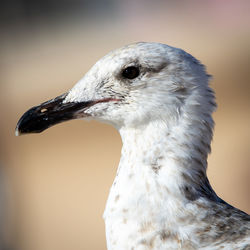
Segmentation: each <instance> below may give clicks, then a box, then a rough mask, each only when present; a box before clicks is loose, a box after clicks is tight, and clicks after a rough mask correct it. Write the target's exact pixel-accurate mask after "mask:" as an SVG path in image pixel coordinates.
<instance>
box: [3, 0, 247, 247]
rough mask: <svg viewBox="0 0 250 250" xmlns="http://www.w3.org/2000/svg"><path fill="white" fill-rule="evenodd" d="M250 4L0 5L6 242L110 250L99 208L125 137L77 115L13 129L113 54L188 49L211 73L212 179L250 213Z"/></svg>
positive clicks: (225, 0) (75, 0)
mask: <svg viewBox="0 0 250 250" xmlns="http://www.w3.org/2000/svg"><path fill="white" fill-rule="evenodd" d="M249 11H250V1H248V0H245V1H244V0H235V1H233V0H210V1H199V0H192V1H191V0H186V1H173V0H172V1H170V0H165V1H163V0H161V1H160V0H155V1H149V0H126V1H121V0H120V1H119V0H116V1H115V0H95V1H91V0H71V1H69V0H60V1H59V0H43V1H42V0H38V1H32V0H2V1H1V3H0V14H1V15H0V43H1V44H0V111H1V124H0V126H1V129H0V137H1V140H0V146H1V148H0V249H1V250H34V249H35V250H69V249H74V250H84V249H106V245H105V232H104V222H103V219H102V213H103V211H104V207H105V202H106V199H107V196H108V193H109V188H110V186H111V184H112V181H113V179H114V176H115V173H116V167H117V165H118V162H119V158H120V150H121V140H120V137H119V134H118V132H117V131H116V130H115V129H114V128H112V127H110V126H108V125H105V124H100V123H96V122H93V121H91V122H84V121H71V122H67V123H63V124H60V125H57V126H55V127H53V128H51V129H49V130H47V131H45V132H44V133H42V134H37V135H29V136H22V137H15V136H14V129H15V126H16V123H17V121H18V119H19V118H20V116H21V115H22V114H23V113H24V111H26V110H27V109H28V108H30V107H31V106H34V105H37V104H39V103H41V102H43V101H45V100H48V99H50V98H53V97H55V96H57V95H59V94H62V93H64V92H65V91H67V90H68V89H70V88H71V87H72V86H73V85H74V84H75V83H76V82H77V81H78V80H79V79H80V78H81V77H82V76H83V75H84V73H85V72H86V71H87V70H88V69H89V68H90V67H91V66H92V65H93V64H94V63H95V62H96V61H97V60H98V59H99V58H101V57H102V56H103V55H105V54H106V53H107V52H109V51H110V50H112V49H115V48H118V47H121V46H123V45H125V44H128V43H132V42H137V41H154V42H161V43H166V44H169V45H172V46H175V47H181V48H183V49H184V50H186V51H187V52H189V53H191V54H192V55H194V56H195V57H197V58H198V59H199V60H201V61H202V63H203V64H205V65H206V66H207V70H208V72H209V74H212V75H213V81H212V83H211V84H212V87H213V88H214V89H215V91H216V96H217V103H218V109H217V111H216V113H215V114H214V118H215V122H216V127H215V134H214V141H213V144H212V155H211V156H210V157H209V168H208V176H209V178H210V181H211V184H212V186H213V187H214V189H215V190H216V192H217V193H218V195H219V196H220V197H221V198H223V199H224V200H226V201H227V202H229V203H231V204H232V205H234V206H236V207H238V208H240V209H242V210H244V211H245V212H248V213H249V212H250V196H249V177H250V171H249V167H248V166H249V153H250V152H249V142H250V134H249V125H250V116H249V111H250V110H249V107H250V105H249V89H250V87H249V86H250V85H249V83H250V75H249V66H250V60H249V58H250V50H249V44H250V15H249Z"/></svg>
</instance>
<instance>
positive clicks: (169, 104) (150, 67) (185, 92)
mask: <svg viewBox="0 0 250 250" xmlns="http://www.w3.org/2000/svg"><path fill="white" fill-rule="evenodd" d="M209 91H210V90H209V87H208V76H207V74H206V72H205V69H204V67H203V65H201V64H200V63H199V62H198V61H197V60H196V59H195V58H194V57H192V56H191V55H190V54H188V53H186V52H184V51H183V50H181V49H177V48H174V47H170V46H168V45H165V44H160V43H143V42H141V43H135V44H131V45H127V46H125V47H123V48H120V49H117V50H114V51H112V52H110V53H109V54H107V55H106V56H104V57H103V58H101V59H100V60H99V61H98V62H97V63H96V64H95V65H94V66H93V67H92V68H91V69H90V70H89V71H88V72H87V73H86V74H85V76H84V77H83V78H82V79H81V80H80V81H79V82H77V83H76V85H75V86H74V87H73V88H72V89H71V90H70V91H69V92H67V93H65V94H63V95H61V96H58V97H56V98H54V99H52V100H49V101H47V102H44V103H42V104H40V105H38V106H35V107H33V108H31V109H30V110H28V111H27V112H26V113H24V115H23V116H22V117H21V119H20V120H19V122H18V124H17V127H16V134H17V135H19V134H24V133H39V132H42V131H43V130H45V129H47V128H49V127H51V126H53V125H55V124H57V123H60V122H63V121H67V120H70V119H81V118H84V119H89V118H92V119H96V120H101V121H104V122H107V123H110V124H112V125H114V126H115V127H116V128H118V129H119V128H121V127H123V126H131V127H138V126H144V125H145V124H147V123H148V122H149V121H154V120H159V119H161V120H164V121H165V122H166V123H171V122H176V121H177V120H178V117H179V116H180V115H181V114H182V112H183V110H184V109H185V108H187V103H191V104H193V105H196V109H199V112H201V113H202V109H206V110H207V106H209V105H208V103H209V101H213V95H212V94H211V91H210V96H209V97H206V96H208V93H209ZM194 97H195V98H194ZM191 109H192V110H190V112H191V111H192V112H193V111H194V110H193V109H194V107H192V108H191Z"/></svg>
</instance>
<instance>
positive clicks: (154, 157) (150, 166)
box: [118, 118, 216, 200]
mask: <svg viewBox="0 0 250 250" xmlns="http://www.w3.org/2000/svg"><path fill="white" fill-rule="evenodd" d="M212 127H213V121H212V118H211V119H210V120H207V121H200V120H195V119H194V120H192V122H190V120H188V121H187V120H185V118H182V119H180V120H179V121H178V122H177V123H176V124H175V125H174V126H169V125H168V124H167V123H166V122H164V121H153V122H150V123H149V124H147V126H145V127H143V128H122V129H120V134H121V137H122V141H123V148H122V158H121V162H120V166H119V169H118V175H119V171H120V170H121V168H125V169H123V171H132V172H135V173H136V172H137V173H138V174H141V175H144V176H147V178H151V179H152V180H153V181H157V182H158V183H159V184H160V185H163V186H166V188H168V189H169V190H170V191H171V190H172V191H173V192H172V193H173V194H174V195H178V194H180V195H182V196H183V194H184V195H185V197H186V198H187V199H188V200H195V199H197V198H199V197H201V196H209V199H216V198H215V196H216V195H215V193H214V192H213V190H212V188H211V186H210V184H209V182H208V179H207V176H206V168H207V155H208V153H209V152H210V142H211V138H212ZM125 161H126V162H125ZM132 169H134V170H132Z"/></svg>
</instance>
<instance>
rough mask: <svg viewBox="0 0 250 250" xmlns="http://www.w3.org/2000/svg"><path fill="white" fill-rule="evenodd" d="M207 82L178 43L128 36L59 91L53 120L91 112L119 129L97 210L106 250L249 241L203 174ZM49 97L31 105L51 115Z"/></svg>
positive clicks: (210, 99)
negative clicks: (116, 153)
mask: <svg viewBox="0 0 250 250" xmlns="http://www.w3.org/2000/svg"><path fill="white" fill-rule="evenodd" d="M208 80H209V76H208V75H207V74H206V71H205V68H204V66H203V65H201V64H200V63H199V62H198V61H197V60H196V59H195V58H194V57H192V56H191V55H189V54H188V53H186V52H184V51H183V50H181V49H177V48H173V47H170V46H167V45H164V44H158V43H136V44H132V45H128V46H125V47H123V48H121V49H118V50H115V51H113V52H111V53H109V54H108V55H106V56H105V57H103V58H102V59H101V60H99V61H98V62H97V63H96V64H95V65H94V66H93V67H92V68H91V69H90V71H89V72H88V73H87V74H86V75H85V76H84V77H83V78H82V79H81V80H80V81H79V82H78V83H77V84H76V85H75V86H74V87H73V88H72V90H70V91H69V93H67V94H65V95H64V96H62V97H60V98H61V99H62V103H60V105H59V106H60V107H59V108H60V112H62V111H61V107H64V106H67V109H66V111H65V108H63V112H64V113H65V114H66V115H65V117H66V118H65V119H62V120H68V119H71V118H84V117H90V118H93V119H97V120H101V121H104V122H107V123H110V124H112V125H113V126H115V127H116V128H117V129H118V130H119V132H120V134H121V137H122V142H123V148H122V153H121V160H120V164H119V167H118V171H117V176H116V178H115V181H114V183H113V185H112V187H111V190H110V194H109V198H108V201H107V205H106V209H105V213H104V219H105V223H106V236H107V246H108V249H109V250H111V249H112V250H113V249H116V250H117V249H118V250H147V249H153V250H163V249H164V250H165V249H222V248H223V249H250V245H249V244H250V237H249V235H250V222H249V220H250V218H249V216H248V215H247V214H245V213H244V212H241V211H240V210H238V209H236V208H233V207H232V206H230V205H228V204H227V203H226V202H224V201H223V200H221V199H220V198H219V197H218V196H217V195H216V194H215V192H214V191H213V189H212V188H211V186H210V184H209V181H208V179H207V176H206V167H207V155H208V153H209V152H210V143H211V139H212V130H213V119H212V116H211V115H212V112H213V111H214V109H215V106H216V105H215V100H214V94H213V91H212V90H211V89H210V87H209V86H208ZM61 99H60V100H61ZM58 100H59V99H55V100H52V102H51V101H50V102H47V103H45V104H43V105H42V106H38V107H35V108H36V111H35V112H38V111H37V110H39V108H40V107H43V108H44V107H45V108H46V109H48V116H47V118H48V119H47V120H50V119H51V121H52V118H51V116H52V115H53V114H52V113H51V103H54V102H56V104H58ZM83 103H84V104H85V105H84V106H81V105H82V104H83ZM48 104H49V105H50V106H48ZM44 105H45V106H44ZM46 105H47V106H46ZM69 105H71V106H69ZM74 105H77V108H76V109H75V111H74V115H72V116H71V117H70V116H69V113H70V112H72V110H73V109H74V107H75V106H74ZM53 107H54V106H53ZM69 107H70V108H69ZM57 109H58V105H57V106H56V112H57ZM69 109H70V110H69ZM31 111H32V112H34V108H33V109H32V110H31ZM31 111H29V112H31ZM46 111H47V110H46ZM53 112H54V110H53ZM40 113H45V115H46V112H43V111H41V109H40ZM40 115H44V114H40ZM41 117H42V119H40V120H41V121H42V122H44V123H45V118H43V116H41ZM32 119H33V118H32ZM23 120H25V119H24V118H22V119H21V121H20V122H19V124H18V127H17V131H18V133H23V132H24V133H25V132H26V133H28V132H40V131H42V130H43V129H44V128H47V127H49V126H51V125H53V124H54V123H57V122H58V121H57V122H54V120H53V122H51V124H47V125H43V126H44V128H43V129H40V127H39V130H38V129H37V130H35V129H33V130H32V129H30V130H28V129H26V130H25V129H24V128H21V127H22V126H21V125H22V124H23V123H24V122H23ZM25 121H26V120H25ZM30 126H31V125H29V127H30ZM32 126H33V125H32ZM43 126H42V127H43ZM23 127H25V126H23ZM26 127H27V126H26Z"/></svg>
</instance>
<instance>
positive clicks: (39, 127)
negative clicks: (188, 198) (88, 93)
mask: <svg viewBox="0 0 250 250" xmlns="http://www.w3.org/2000/svg"><path fill="white" fill-rule="evenodd" d="M66 96H67V93H66V94H63V95H60V96H58V97H56V98H54V99H52V100H49V101H47V102H44V103H42V104H40V105H38V106H35V107H33V108H31V109H29V110H28V111H27V112H25V113H24V114H23V116H22V117H21V118H20V120H19V121H18V123H17V126H16V136H18V135H21V134H27V133H40V132H42V131H44V130H45V129H47V128H49V127H51V126H53V125H55V124H57V123H60V122H63V121H68V120H71V119H76V118H79V117H86V116H89V115H88V114H86V113H84V110H85V109H86V108H87V107H89V106H91V105H93V102H92V101H89V102H64V100H65V97H66ZM80 114H81V115H80Z"/></svg>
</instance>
